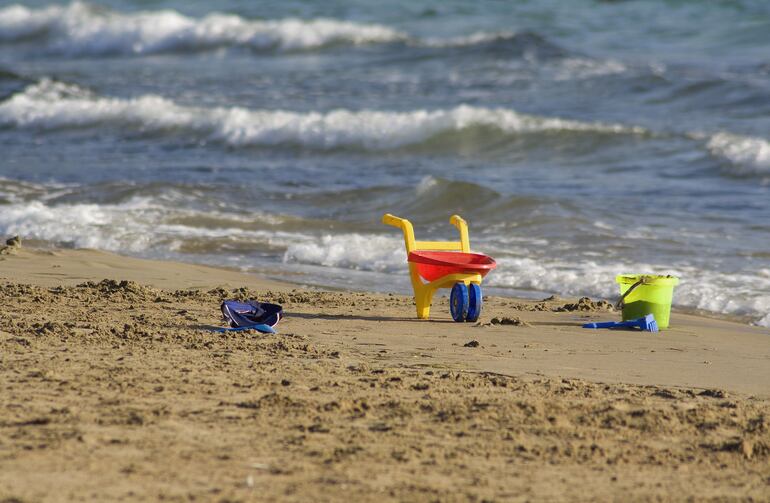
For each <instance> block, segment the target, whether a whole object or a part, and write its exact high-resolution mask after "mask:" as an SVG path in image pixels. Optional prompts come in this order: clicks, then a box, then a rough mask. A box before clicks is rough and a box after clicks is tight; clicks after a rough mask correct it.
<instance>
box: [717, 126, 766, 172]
mask: <svg viewBox="0 0 770 503" xmlns="http://www.w3.org/2000/svg"><path fill="white" fill-rule="evenodd" d="M706 147H707V148H708V149H709V151H710V152H711V153H712V154H713V155H715V156H718V157H722V158H723V159H727V160H728V161H730V163H731V172H732V173H734V174H737V175H770V141H768V140H766V139H764V138H757V137H752V136H740V135H735V134H730V133H717V134H715V135H713V136H711V138H710V139H709V140H708V143H707V144H706Z"/></svg>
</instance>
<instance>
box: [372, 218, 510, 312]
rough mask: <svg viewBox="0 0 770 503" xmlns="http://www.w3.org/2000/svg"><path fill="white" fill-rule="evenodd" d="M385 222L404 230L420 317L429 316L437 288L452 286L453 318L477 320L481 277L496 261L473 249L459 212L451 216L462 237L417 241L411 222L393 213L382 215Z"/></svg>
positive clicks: (479, 308)
mask: <svg viewBox="0 0 770 503" xmlns="http://www.w3.org/2000/svg"><path fill="white" fill-rule="evenodd" d="M382 223H384V224H386V225H392V226H393V227H398V228H400V229H401V230H402V231H404V244H405V245H406V253H407V260H408V261H409V276H410V277H411V280H412V288H413V289H414V302H415V304H417V317H418V318H420V319H428V318H429V317H430V305H431V302H432V301H433V295H434V294H435V293H436V290H438V289H439V288H451V289H452V293H451V295H450V297H449V309H450V311H451V313H452V318H453V319H454V320H455V321H476V320H478V319H479V315H481V304H482V296H481V280H482V278H483V277H484V276H486V275H487V273H488V272H489V271H491V270H492V269H494V268H495V267H496V266H497V263H496V262H495V261H494V259H493V258H491V257H488V256H486V255H482V254H480V253H470V248H471V247H470V241H469V239H468V224H466V223H465V220H463V219H462V218H460V217H459V216H458V215H452V217H451V218H450V219H449V223H451V224H452V225H454V226H455V227H457V229H458V230H459V231H460V241H415V239H414V228H413V227H412V223H411V222H410V221H409V220H406V219H404V218H399V217H396V216H393V215H391V214H390V213H388V214H386V215H384V216H383V217H382ZM423 279H424V280H425V281H426V282H427V283H424V282H423Z"/></svg>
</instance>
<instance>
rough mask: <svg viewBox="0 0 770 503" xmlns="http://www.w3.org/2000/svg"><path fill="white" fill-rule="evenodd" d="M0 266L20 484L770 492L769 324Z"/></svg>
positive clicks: (26, 254)
mask: <svg viewBox="0 0 770 503" xmlns="http://www.w3.org/2000/svg"><path fill="white" fill-rule="evenodd" d="M0 259H1V260H0V301H2V305H3V308H2V310H0V319H1V320H2V329H0V347H1V348H2V353H1V354H2V360H0V373H2V377H1V378H0V382H2V396H3V404H4V406H3V408H2V412H1V414H2V415H1V416H0V431H2V435H1V436H0V500H1V501H9V502H10V501H23V502H27V501H74V500H84V499H85V500H99V501H113V500H124V501H128V500H130V501H135V500H149V501H159V500H164V501H191V500H195V501H309V500H312V501H340V500H356V501H528V500H567V501H586V500H595V499H601V500H619V499H622V500H625V501H660V500H688V499H691V500H719V501H762V500H764V499H765V498H767V495H768V488H769V487H770V486H769V484H770V468H769V467H770V432H769V431H768V423H767V421H768V420H767V418H768V417H770V386H768V383H770V365H768V362H769V361H770V333H769V332H768V330H767V329H766V328H762V327H752V326H749V325H746V324H741V323H735V322H732V321H727V320H720V319H716V318H710V317H703V316H696V315H691V314H683V313H679V312H676V311H675V312H674V314H673V315H672V325H671V327H670V329H669V330H665V331H662V332H660V333H657V334H652V333H644V332H634V331H608V330H586V329H582V328H580V325H581V324H582V323H583V322H585V321H586V320H607V319H617V318H618V316H619V315H618V314H617V313H613V312H611V311H608V310H606V307H605V306H604V305H603V304H600V303H598V302H594V301H591V302H587V301H583V302H581V303H578V302H576V299H560V298H558V297H554V298H551V299H549V300H545V301H542V302H541V301H537V300H524V299H513V298H503V297H494V296H492V297H488V298H487V299H485V309H484V313H483V315H482V318H481V319H480V320H479V322H478V323H475V324H474V323H462V324H461V323H455V322H453V321H452V320H451V318H450V316H449V313H448V305H447V302H448V301H447V299H446V298H442V297H439V296H437V297H436V300H435V302H434V307H433V313H432V319H431V320H430V321H424V320H417V319H416V318H415V316H414V305H413V301H412V299H411V297H408V296H403V295H394V294H387V293H382V294H374V293H367V292H356V291H348V290H323V289H317V288H308V287H302V286H297V285H292V284H289V283H282V282H278V281H273V280H265V279H262V278H260V277H258V276H255V275H253V274H244V273H241V272H238V271H234V270H226V269H218V268H212V267H206V266H200V265H190V264H184V263H177V262H163V261H151V260H142V259H137V258H129V257H123V256H119V255H114V254H111V253H107V252H102V251H95V250H50V249H49V250H33V249H27V248H20V249H14V250H13V251H12V253H10V254H5V255H2V256H0ZM225 298H240V299H247V298H250V299H258V300H261V301H273V302H278V303H280V304H282V305H283V307H284V309H285V312H286V317H285V319H283V320H282V321H281V322H280V323H279V324H278V326H277V327H276V328H277V329H278V334H275V335H263V334H256V333H252V332H232V333H226V334H221V333H215V332H212V331H210V330H208V329H209V328H211V327H217V326H223V322H222V319H221V313H220V312H219V303H220V302H221V301H222V300H223V299H225ZM595 300H598V299H595ZM583 309H586V310H583ZM596 309H598V310H596ZM493 319H496V321H497V322H498V323H495V324H493V323H492V320H493ZM501 321H502V323H499V322H501ZM509 323H510V324H509Z"/></svg>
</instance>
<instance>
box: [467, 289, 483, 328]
mask: <svg viewBox="0 0 770 503" xmlns="http://www.w3.org/2000/svg"><path fill="white" fill-rule="evenodd" d="M481 304H482V295H481V287H480V286H479V285H477V284H476V283H471V286H470V288H468V314H467V315H466V316H465V321H473V322H475V321H478V319H479V316H480V315H481Z"/></svg>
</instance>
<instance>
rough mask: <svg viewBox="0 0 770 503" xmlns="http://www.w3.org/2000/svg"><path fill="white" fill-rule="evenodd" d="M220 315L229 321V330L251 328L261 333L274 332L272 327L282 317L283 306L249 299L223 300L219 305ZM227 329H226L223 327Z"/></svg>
mask: <svg viewBox="0 0 770 503" xmlns="http://www.w3.org/2000/svg"><path fill="white" fill-rule="evenodd" d="M220 308H221V309H222V315H223V316H224V317H225V319H226V320H227V321H228V322H230V327H231V328H230V330H246V329H249V328H253V329H255V330H259V331H260V332H263V333H275V330H273V328H272V327H274V326H275V325H277V324H278V322H279V321H280V320H281V318H282V317H283V307H281V306H279V305H278V304H270V303H267V302H257V301H254V300H249V301H246V302H240V301H237V300H225V301H223V302H222V305H221V306H220ZM225 330H227V329H225Z"/></svg>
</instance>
